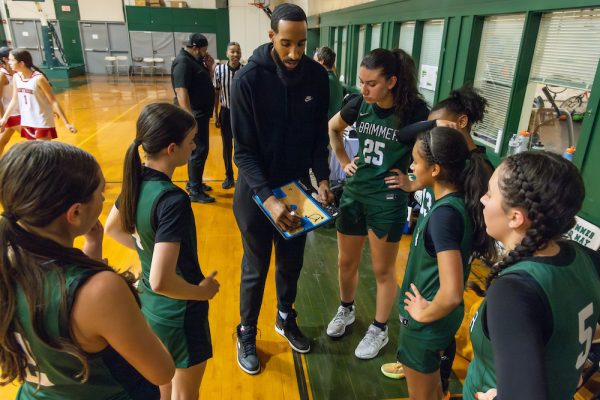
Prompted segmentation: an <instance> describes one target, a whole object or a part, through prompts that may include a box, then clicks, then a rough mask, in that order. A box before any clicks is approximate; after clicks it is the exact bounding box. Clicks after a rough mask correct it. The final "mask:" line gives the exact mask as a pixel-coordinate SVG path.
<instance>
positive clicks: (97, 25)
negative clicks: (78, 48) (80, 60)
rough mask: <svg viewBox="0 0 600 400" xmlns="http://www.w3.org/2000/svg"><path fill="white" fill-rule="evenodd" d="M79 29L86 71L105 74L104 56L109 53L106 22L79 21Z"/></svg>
mask: <svg viewBox="0 0 600 400" xmlns="http://www.w3.org/2000/svg"><path fill="white" fill-rule="evenodd" d="M80 30H81V43H82V45H83V54H84V57H85V69H86V71H87V72H88V73H90V74H105V73H106V72H107V71H106V61H105V60H104V58H105V57H106V56H109V55H110V47H109V40H108V29H107V27H106V23H104V22H80Z"/></svg>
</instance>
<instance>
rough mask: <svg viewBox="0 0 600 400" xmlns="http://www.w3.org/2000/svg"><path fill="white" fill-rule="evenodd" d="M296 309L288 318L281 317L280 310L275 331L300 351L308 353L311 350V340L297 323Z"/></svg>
mask: <svg viewBox="0 0 600 400" xmlns="http://www.w3.org/2000/svg"><path fill="white" fill-rule="evenodd" d="M297 315H298V314H297V313H296V310H292V311H291V312H289V313H288V316H287V318H286V319H283V318H281V315H280V314H279V311H278V312H277V319H276V321H275V331H276V332H277V333H279V334H280V335H281V336H283V337H284V338H286V339H287V341H288V343H289V344H290V347H291V348H292V349H294V350H296V351H297V352H298V353H308V352H309V351H310V340H308V338H307V337H306V336H304V334H303V333H302V332H301V331H300V328H298V325H297V324H296V316H297Z"/></svg>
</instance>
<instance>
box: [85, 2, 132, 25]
mask: <svg viewBox="0 0 600 400" xmlns="http://www.w3.org/2000/svg"><path fill="white" fill-rule="evenodd" d="M78 4H79V17H80V19H81V20H82V21H103V22H124V21H125V16H124V15H123V0H99V1H93V0H79V1H78Z"/></svg>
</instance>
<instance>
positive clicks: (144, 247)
mask: <svg viewBox="0 0 600 400" xmlns="http://www.w3.org/2000/svg"><path fill="white" fill-rule="evenodd" d="M195 135H196V122H195V120H194V118H193V117H192V116H191V114H189V113H188V112H187V111H185V110H183V109H181V108H179V107H177V106H174V105H172V104H168V103H154V104H149V105H147V106H146V107H144V109H143V110H142V112H141V114H140V116H139V118H138V121H137V132H136V136H135V139H134V140H133V143H132V144H131V145H130V146H129V149H127V154H126V155H125V164H124V167H123V186H122V191H121V195H120V197H119V199H118V200H117V203H116V204H115V207H113V209H112V210H111V212H110V215H109V217H108V220H107V222H106V231H107V233H108V234H109V235H110V236H111V237H113V238H114V239H115V240H117V241H118V242H119V243H121V244H123V245H124V246H127V247H129V248H131V249H134V250H136V251H137V253H138V255H139V257H140V261H141V264H142V276H141V279H140V282H139V285H138V290H139V291H140V300H141V302H142V312H143V313H144V316H145V317H146V320H147V321H148V323H149V324H150V326H151V327H152V329H153V330H154V332H155V333H156V334H157V335H158V337H159V338H160V339H161V340H162V342H163V343H164V344H165V346H166V347H167V349H168V350H169V352H170V353H171V356H172V357H173V359H174V360H175V367H176V368H177V369H176V372H175V376H174V378H173V380H172V382H171V384H168V385H164V386H161V388H160V389H161V395H162V397H161V399H163V400H164V399H167V400H168V399H170V398H171V395H173V397H174V398H177V399H179V398H184V399H195V398H197V397H198V393H199V388H200V383H201V381H202V376H203V374H204V369H205V368H206V361H207V360H208V359H209V358H211V357H212V344H211V338H210V329H209V326H208V300H209V299H212V298H213V296H214V295H215V294H216V293H217V292H218V290H219V283H218V282H217V280H216V279H215V275H216V274H217V273H216V272H214V271H213V272H212V273H211V274H210V275H209V276H208V277H205V276H204V275H203V274H202V271H200V264H199V263H198V254H197V248H196V225H195V223H194V213H193V212H192V205H191V203H190V199H189V196H188V195H187V194H186V193H185V191H183V190H182V189H180V188H179V187H177V186H176V185H175V184H174V183H173V182H172V181H171V178H172V176H173V172H174V171H175V168H177V167H180V166H182V165H185V164H186V163H187V160H188V158H189V157H190V154H191V153H192V150H194V148H195V147H196V145H195V144H194V136H195ZM140 147H141V148H142V150H143V151H144V154H145V156H146V162H145V164H142V161H141V159H140V154H139V150H140Z"/></svg>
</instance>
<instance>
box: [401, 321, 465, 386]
mask: <svg viewBox="0 0 600 400" xmlns="http://www.w3.org/2000/svg"><path fill="white" fill-rule="evenodd" d="M453 339H454V334H452V335H443V336H439V337H433V336H428V335H427V332H423V331H421V330H412V329H409V328H406V327H404V326H403V325H400V332H399V333H398V349H397V351H396V359H397V360H398V361H400V362H401V363H402V364H403V365H406V366H407V367H409V368H411V369H414V370H415V371H418V372H421V373H423V374H431V373H433V372H435V371H437V370H438V369H440V362H441V360H442V354H443V353H444V350H445V349H446V348H447V347H448V346H449V345H450V343H451V342H452V340H453Z"/></svg>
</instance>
